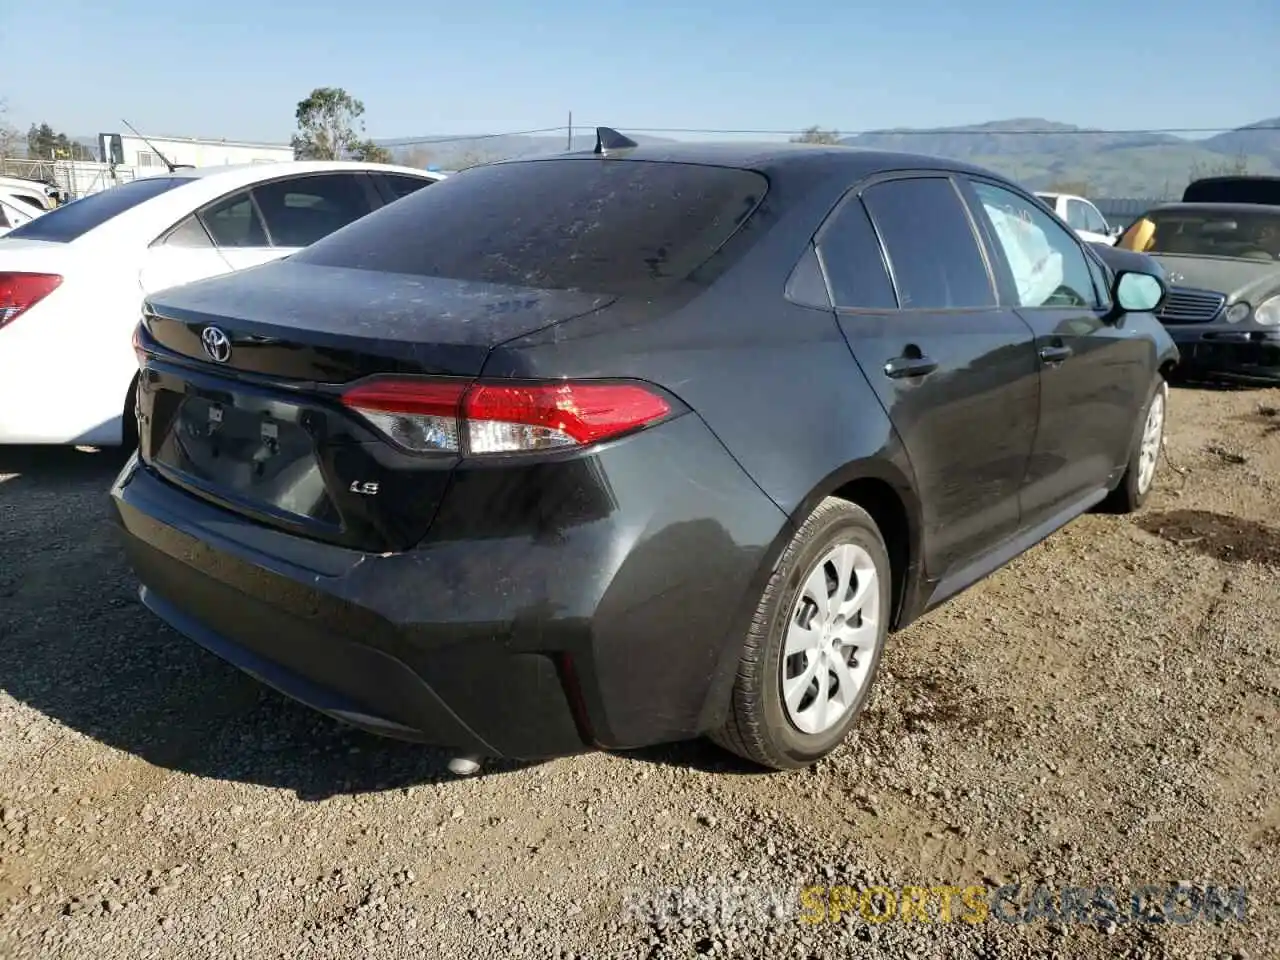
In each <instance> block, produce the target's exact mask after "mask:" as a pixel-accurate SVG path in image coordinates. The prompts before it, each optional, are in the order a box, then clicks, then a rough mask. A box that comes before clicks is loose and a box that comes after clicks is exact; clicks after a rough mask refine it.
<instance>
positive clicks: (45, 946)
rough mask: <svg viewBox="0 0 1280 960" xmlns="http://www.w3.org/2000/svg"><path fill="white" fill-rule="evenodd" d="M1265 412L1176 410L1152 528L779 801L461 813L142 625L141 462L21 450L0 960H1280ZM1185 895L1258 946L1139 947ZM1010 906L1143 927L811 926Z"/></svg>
mask: <svg viewBox="0 0 1280 960" xmlns="http://www.w3.org/2000/svg"><path fill="white" fill-rule="evenodd" d="M1278 409H1280V390H1271V391H1257V390H1254V391H1239V392H1232V391H1208V390H1185V389H1184V390H1176V391H1174V393H1173V397H1172V409H1171V414H1170V416H1171V425H1170V435H1169V438H1168V452H1169V458H1168V460H1167V461H1166V462H1165V464H1164V467H1163V472H1162V478H1161V481H1160V489H1159V491H1158V493H1157V495H1156V496H1155V497H1154V498H1153V500H1152V502H1151V503H1150V505H1149V506H1148V507H1147V509H1146V510H1145V511H1144V512H1143V513H1142V514H1141V515H1139V516H1138V517H1136V518H1128V519H1126V518H1117V517H1108V516H1089V517H1086V518H1084V519H1082V520H1080V521H1078V522H1076V523H1074V524H1072V525H1071V526H1070V527H1069V528H1068V529H1066V530H1065V531H1063V532H1061V533H1059V534H1057V535H1056V536H1054V537H1053V538H1051V539H1050V540H1049V541H1048V542H1046V543H1045V544H1042V545H1041V546H1039V547H1037V548H1036V549H1034V550H1032V551H1031V552H1030V553H1029V554H1027V555H1026V556H1024V557H1022V558H1021V559H1020V560H1019V561H1017V562H1016V563H1015V564H1013V565H1012V566H1011V567H1010V568H1008V569H1006V570H1004V571H1003V572H1001V573H1000V574H998V575H997V576H995V577H993V578H991V579H990V580H988V581H986V582H985V583H983V584H981V585H979V586H977V587H975V588H974V589H973V590H971V591H969V592H968V593H967V594H966V595H964V596H962V597H960V598H958V599H957V600H956V601H954V602H953V603H951V604H950V605H949V606H947V607H945V608H944V609H942V610H939V611H937V612H936V613H934V614H932V615H930V616H929V617H927V618H925V619H924V620H923V621H922V622H920V623H918V624H916V625H915V626H913V627H912V628H911V629H910V630H908V631H906V632H904V633H902V634H900V635H898V636H897V637H896V638H893V639H892V640H891V645H890V649H889V652H888V654H887V655H886V660H885V664H886V670H885V672H884V675H883V678H882V682H881V684H880V686H879V688H878V690H877V692H876V695H875V697H874V700H873V704H872V707H871V709H870V711H869V712H868V714H867V715H866V716H865V717H864V719H863V722H862V723H861V726H860V727H859V728H858V730H857V732H856V733H855V735H854V736H853V737H851V738H850V742H849V744H848V746H847V748H845V749H843V750H842V751H840V752H839V753H838V755H837V756H836V757H834V758H833V759H831V760H830V761H828V762H826V763H824V764H822V765H821V766H820V767H819V768H817V769H816V770H814V771H812V772H806V773H803V774H798V775H792V776H781V775H761V774H757V773H754V772H750V771H745V770H743V769H742V768H741V767H740V766H738V765H736V764H735V763H734V762H732V761H730V760H728V759H727V758H725V757H723V756H722V755H721V754H719V753H718V752H717V751H716V750H715V749H714V748H711V747H709V746H705V745H701V744H691V745H680V746H674V747H668V748H663V749H658V750H651V751H645V752H642V753H640V754H637V755H627V756H604V755H589V756H583V757H574V758H569V759H563V760H558V761H556V762H553V763H547V764H541V765H532V766H517V765H506V766H502V767H500V768H496V769H491V770H488V771H487V772H486V774H485V775H484V776H481V777H477V778H474V779H470V780H455V779H452V778H451V777H450V776H449V775H448V774H447V773H446V772H445V770H444V761H445V759H446V758H444V757H443V756H441V755H440V754H438V753H435V752H433V751H428V750H424V749H420V748H416V747H412V746H407V745H400V744H395V743H390V742H383V741H379V740H375V739H373V738H370V737H366V736H364V735H361V734H358V733H354V732H350V731H347V730H344V729H343V728H341V727H340V726H338V725H336V724H335V723H333V722H330V721H329V720H327V719H324V718H320V717H317V716H315V715H313V714H311V713H310V712H308V711H307V710H305V709H303V708H301V707H298V706H295V705H293V704H291V703H289V702H287V701H285V700H283V699H282V698H280V697H278V696H277V695H275V694H273V693H270V692H266V691H264V690H263V689H261V688H260V687H259V686H258V685H256V684H255V683H254V682H253V681H252V680H249V679H247V678H245V677H243V676H241V675H239V674H238V673H236V672H234V671H233V670H231V669H230V668H228V667H226V666H224V665H223V664H221V663H220V662H219V661H217V660H215V659H214V658H212V657H210V656H208V655H207V654H205V653H203V652H201V651H200V650H198V649H197V648H196V647H195V646H194V645H192V644H190V643H188V642H186V641H184V640H183V639H181V638H180V637H178V636H176V635H175V634H174V633H172V632H171V631H169V630H168V629H166V628H164V627H162V626H161V625H160V624H159V623H158V622H157V621H156V620H154V619H153V618H151V617H150V616H149V615H147V614H146V613H145V612H144V611H143V610H142V609H141V608H140V607H139V605H138V603H137V602H136V599H135V593H134V586H133V583H132V581H131V579H130V576H129V574H128V571H127V570H126V569H125V567H124V565H123V563H122V561H121V558H120V555H119V553H118V551H117V549H116V546H115V542H114V539H113V532H112V530H111V528H110V526H109V524H108V521H107V519H106V514H107V511H106V500H105V496H104V491H105V488H106V487H107V486H108V484H109V482H110V480H111V478H112V476H113V474H114V472H115V470H116V468H117V467H118V465H119V460H118V458H114V459H113V458H111V457H109V456H108V455H107V454H100V453H99V454H94V453H78V452H72V451H49V450H46V451H29V450H0V478H3V480H2V482H0V612H2V613H3V616H2V617H0V957H14V958H20V957H36V956H41V957H44V956H49V957H53V956H58V957H76V958H90V957H92V958H98V957H122V958H123V957H129V958H145V957H161V956H165V957H168V956H175V955H183V956H193V957H210V958H212V957H218V958H228V957H254V958H257V957H281V958H284V957H287V958H291V960H292V958H301V957H350V958H357V957H359V958H381V957H410V956H412V957H415V958H416V957H423V956H477V957H490V956H501V955H510V956H537V957H542V956H556V957H565V956H582V957H598V956H599V957H614V956H616V957H646V956H655V957H662V956H673V957H674V956H689V955H698V954H714V955H721V956H723V955H732V956H756V957H767V958H775V957H783V956H796V957H809V956H818V957H837V956H839V957H848V956H862V955H867V954H869V953H872V952H877V953H879V954H882V955H886V956H901V957H937V958H951V957H1024V956H1084V957H1111V956H1133V957H1153V958H1163V957H1178V958H1182V957H1199V956H1205V957H1219V956H1221V957H1244V956H1248V957H1251V958H1259V957H1266V956H1277V947H1276V944H1277V943H1280V906H1278V904H1280V741H1278V739H1277V737H1278V735H1280V734H1278V731H1280V627H1278V626H1277V624H1280V589H1278V588H1277V587H1278V585H1280V412H1278ZM1179 881H1181V882H1185V883H1189V884H1192V885H1195V889H1200V888H1201V887H1202V886H1203V885H1208V884H1217V885H1220V886H1221V887H1222V888H1224V889H1225V888H1228V887H1236V888H1238V887H1244V888H1246V890H1247V912H1246V915H1245V918H1244V920H1243V922H1241V921H1240V920H1239V919H1236V918H1233V917H1232V916H1228V917H1225V918H1220V919H1219V920H1218V921H1217V922H1216V923H1210V922H1207V921H1205V920H1204V911H1202V915H1201V917H1199V918H1197V919H1193V920H1192V922H1189V923H1176V922H1171V921H1168V920H1167V921H1166V922H1164V923H1147V922H1135V921H1133V920H1132V919H1131V911H1130V908H1129V899H1128V898H1129V891H1132V890H1134V889H1136V888H1140V887H1142V886H1144V885H1147V884H1154V885H1159V887H1160V889H1161V890H1164V889H1166V888H1167V885H1168V884H1170V883H1174V882H1179ZM1012 883H1020V884H1022V887H1021V891H1022V892H1021V894H1020V896H1021V898H1022V899H1021V900H1020V901H1019V903H1024V902H1025V901H1026V900H1027V898H1028V896H1029V895H1030V890H1031V888H1032V887H1034V886H1035V885H1036V884H1039V883H1044V884H1046V885H1047V886H1048V887H1049V888H1052V889H1053V890H1055V891H1060V890H1061V889H1062V888H1063V887H1065V886H1066V885H1080V886H1085V887H1089V888H1093V887H1094V886H1096V885H1099V884H1105V885H1109V886H1112V887H1114V888H1115V889H1116V891H1117V892H1118V897H1119V911H1118V913H1119V916H1118V918H1117V921H1111V920H1108V919H1105V918H1103V919H1099V918H1098V916H1097V915H1096V914H1091V915H1090V917H1091V921H1090V922H1087V923H1086V922H1079V917H1078V916H1077V917H1076V918H1074V919H1073V918H1072V917H1071V916H1067V917H1062V918H1058V919H1054V918H1053V917H1052V916H1040V917H1037V918H1033V920H1032V921H1031V922H1025V923H1003V922H1000V921H999V919H997V918H996V917H995V916H992V917H990V918H988V919H987V920H986V921H985V922H981V923H968V922H966V921H965V920H964V919H963V918H961V917H959V916H958V913H957V915H953V916H952V919H951V922H942V920H941V919H940V918H941V914H940V912H939V911H938V908H937V907H936V906H935V907H933V908H931V913H930V914H928V915H929V917H930V921H929V922H921V921H919V920H916V921H914V922H909V921H904V920H901V919H894V920H892V921H889V922H882V923H881V922H872V921H871V920H868V919H866V918H864V917H863V916H862V915H861V914H860V913H859V911H858V910H857V909H856V908H855V909H853V911H852V913H851V914H850V915H848V916H846V917H844V918H843V919H841V920H840V921H838V922H823V923H818V924H810V923H806V922H804V918H805V917H806V916H809V917H813V916H814V915H815V914H813V913H807V912H806V911H807V910H808V909H809V908H808V907H802V905H801V904H802V902H801V900H800V899H799V894H798V892H797V888H799V887H807V886H811V885H817V886H822V887H825V888H832V887H836V888H840V887H849V888H855V889H863V888H866V887H868V886H872V885H883V886H887V887H889V888H891V889H894V890H895V891H900V888H901V887H902V885H906V884H911V885H916V884H918V885H922V886H926V887H927V886H930V885H939V884H946V885H953V886H956V887H965V886H967V885H971V884H972V885H982V886H984V887H985V888H986V889H987V890H988V891H995V889H996V888H998V887H1000V886H1001V885H1004V884H1012ZM672 887H681V888H688V889H689V892H691V893H694V894H697V895H698V896H699V897H700V898H702V899H700V900H698V901H697V902H693V903H685V904H684V906H683V907H682V908H681V909H676V904H674V903H673V902H671V901H670V900H667V899H663V898H664V897H665V894H663V893H662V891H664V890H666V889H668V888H672ZM735 890H736V891H737V892H736V893H735V892H732V891H735ZM726 891H729V892H726ZM712 894H714V895H720V894H724V897H723V899H721V900H719V901H717V902H718V904H719V906H718V908H717V909H712V908H711V907H712V904H711V901H710V899H708V895H712ZM825 896H826V897H827V901H824V902H829V899H830V893H829V892H828V893H827V894H826V895H825ZM839 896H841V897H843V896H845V893H843V892H842V893H840V894H839ZM1188 896H1190V895H1188ZM769 898H774V899H773V900H772V901H770V899H769ZM769 902H772V903H773V905H774V907H775V911H776V913H775V914H774V915H772V916H771V915H770V914H768V913H767V912H765V911H764V910H763V909H762V908H761V907H762V905H763V904H765V903H769ZM851 902H856V900H855V901H851ZM1190 902H1192V903H1194V902H1195V901H1194V897H1192V900H1191V901H1190ZM1204 902H1206V903H1207V902H1208V901H1207V900H1205V901H1204ZM664 903H665V904H666V907H665V909H659V908H661V907H662V906H663V904H664ZM875 903H880V904H881V907H883V903H882V901H880V900H877V901H875ZM956 903H957V908H956V909H957V911H959V906H958V904H959V901H958V900H957V901H956ZM1235 903H1236V906H1237V907H1238V906H1239V905H1240V904H1239V902H1238V901H1237V902H1235ZM810 905H811V904H810ZM873 905H874V904H873ZM758 908H759V909H758ZM779 908H780V909H779ZM1157 911H1158V908H1157ZM870 912H871V916H872V917H873V918H874V917H876V916H878V914H877V913H876V912H875V911H874V910H872V911H870ZM997 912H998V911H997ZM1191 912H1192V914H1193V915H1194V913H1195V911H1194V910H1192V911H1191ZM818 916H821V913H820V912H819V914H818ZM1184 918H1185V916H1184ZM1175 919H1176V917H1175ZM828 920H829V916H828Z"/></svg>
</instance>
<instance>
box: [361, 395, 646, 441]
mask: <svg viewBox="0 0 1280 960" xmlns="http://www.w3.org/2000/svg"><path fill="white" fill-rule="evenodd" d="M342 402H343V403H344V404H345V405H346V406H347V407H349V408H351V409H352V410H354V411H356V412H357V413H359V414H360V415H361V416H362V417H364V418H365V419H366V420H368V421H369V422H370V423H371V424H373V426H375V427H377V428H378V429H379V430H381V431H382V432H383V433H385V434H386V435H387V436H388V437H390V438H391V439H392V440H393V441H395V442H396V443H398V444H399V445H400V446H403V447H406V448H408V449H410V450H416V451H419V452H422V453H426V452H431V451H438V452H441V453H465V454H468V455H471V456H482V455H486V454H508V453H530V452H535V451H539V450H563V449H570V448H573V447H582V446H587V445H589V444H593V443H599V442H601V441H602V440H609V439H611V438H613V437H616V436H620V435H621V434H624V433H628V432H630V431H632V430H636V429H639V428H640V427H644V426H648V425H649V424H652V423H655V422H657V421H658V420H661V419H662V418H663V417H665V416H667V415H668V414H669V413H670V412H671V406H670V404H668V403H667V401H666V400H665V399H663V398H662V397H661V396H659V395H658V394H657V393H655V392H653V391H651V390H649V389H647V388H645V387H642V386H640V385H638V384H631V383H570V382H564V381H561V382H556V383H543V384H503V383H477V384H468V383H463V382H457V381H453V382H451V381H441V380H391V379H382V380H372V381H369V382H368V383H363V384H361V385H360V386H357V387H353V388H352V389H351V390H349V391H347V392H346V393H345V394H343V397H342Z"/></svg>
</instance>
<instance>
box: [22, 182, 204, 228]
mask: <svg viewBox="0 0 1280 960" xmlns="http://www.w3.org/2000/svg"><path fill="white" fill-rule="evenodd" d="M184 183H191V180H190V178H187V177H144V178H143V179H141V180H132V181H130V182H129V183H122V184H120V185H119V186H117V187H108V188H107V189H106V190H103V191H102V192H100V193H93V194H90V195H89V196H87V197H84V198H83V199H80V200H77V201H76V202H75V203H68V204H66V205H64V206H61V207H58V208H57V209H55V210H50V211H49V212H48V213H46V214H45V215H44V216H42V217H37V218H36V219H35V220H32V221H31V222H30V223H24V224H23V225H22V226H20V227H18V229H16V230H13V231H10V233H9V234H8V235H9V236H10V237H13V238H14V239H22V240H51V241H53V242H54V243H70V242H71V241H72V240H75V239H77V238H79V237H82V236H84V235H85V234H86V233H88V232H89V231H90V230H92V229H93V228H94V227H100V226H102V225H103V224H104V223H106V222H107V221H108V220H110V219H111V218H112V217H114V216H118V215H119V214H122V213H124V212H125V211H126V210H129V209H131V208H132V207H136V206H137V205H138V204H140V203H142V202H143V201H144V200H150V199H151V198H152V197H158V196H159V195H160V194H162V193H165V192H166V191H169V190H172V189H173V188H174V187H179V186H181V185H182V184H184Z"/></svg>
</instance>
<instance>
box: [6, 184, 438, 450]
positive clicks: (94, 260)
mask: <svg viewBox="0 0 1280 960" xmlns="http://www.w3.org/2000/svg"><path fill="white" fill-rule="evenodd" d="M442 178H443V174H439V173H431V172H428V171H424V170H415V169H413V168H410V167H396V166H390V165H386V164H372V163H360V162H355V161H293V162H285V163H272V164H253V165H248V166H229V167H206V168H202V169H196V170H191V169H183V170H177V171H175V172H172V173H164V174H160V175H158V176H152V177H146V178H143V179H140V180H134V181H132V182H130V183H124V184H121V185H120V186H116V187H111V188H110V189H108V190H104V191H102V192H101V193H96V194H92V195H90V196H88V197H85V198H83V199H80V200H76V201H75V202H74V203H69V204H67V205H65V206H62V207H59V208H57V209H56V210H52V211H50V212H48V213H46V214H44V215H43V216H41V217H38V218H37V219H34V220H32V221H30V222H29V223H26V224H23V225H22V226H20V227H17V228H16V229H14V230H12V231H10V232H9V233H8V234H7V235H6V236H3V237H0V443H50V444H69V443H74V444H86V445H93V446H113V445H117V444H126V445H129V444H132V443H133V442H134V440H135V430H136V421H135V419H134V414H133V395H134V389H133V387H134V380H135V377H136V376H137V358H136V357H135V355H134V353H133V346H132V333H133V329H134V327H135V326H136V325H137V322H138V318H139V316H140V314H141V309H142V303H143V301H144V299H145V298H146V297H147V296H149V295H150V294H152V293H155V292H156V291H158V290H161V289H164V288H166V287H174V286H178V285H180V284H184V283H190V282H192V281H195V280H202V279H204V278H206V277H212V276H216V275H218V274H223V273H229V272H231V271H234V270H242V269H245V268H246V267H252V266H255V265H257V264H262V263H266V262H268V261H270V260H276V259H279V258H281V257H284V256H287V255H289V254H290V253H293V252H295V251H297V250H299V249H301V248H303V247H305V246H308V245H309V244H312V243H314V242H315V241H317V240H319V239H320V238H321V237H324V236H327V235H328V234H330V233H332V232H333V231H335V230H338V229H340V228H341V227H344V226H346V225H347V224H348V223H351V222H352V221H354V220H357V219H359V218H360V217H363V216H364V215H365V214H368V213H371V212H372V211H373V210H376V209H377V208H378V207H381V206H384V205H385V204H388V203H391V202H393V201H394V200H397V199H399V198H400V197H402V196H405V195H407V194H409V193H412V192H413V191H415V190H418V189H420V188H421V187H424V186H427V185H428V184H431V183H434V182H435V181H437V180H440V179H442Z"/></svg>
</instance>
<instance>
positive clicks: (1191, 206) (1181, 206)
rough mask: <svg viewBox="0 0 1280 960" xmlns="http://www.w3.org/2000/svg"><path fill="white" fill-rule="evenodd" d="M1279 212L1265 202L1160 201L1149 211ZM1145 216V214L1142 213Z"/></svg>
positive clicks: (1277, 208) (1279, 208) (1278, 209)
mask: <svg viewBox="0 0 1280 960" xmlns="http://www.w3.org/2000/svg"><path fill="white" fill-rule="evenodd" d="M1260 210H1261V211H1262V212H1263V213H1280V206H1275V205H1273V204H1267V203H1162V204H1160V205H1159V206H1155V207H1152V208H1151V209H1150V210H1148V211H1147V213H1148V214H1150V213H1241V214H1250V213H1257V212H1258V211H1260ZM1143 216H1146V214H1143Z"/></svg>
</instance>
